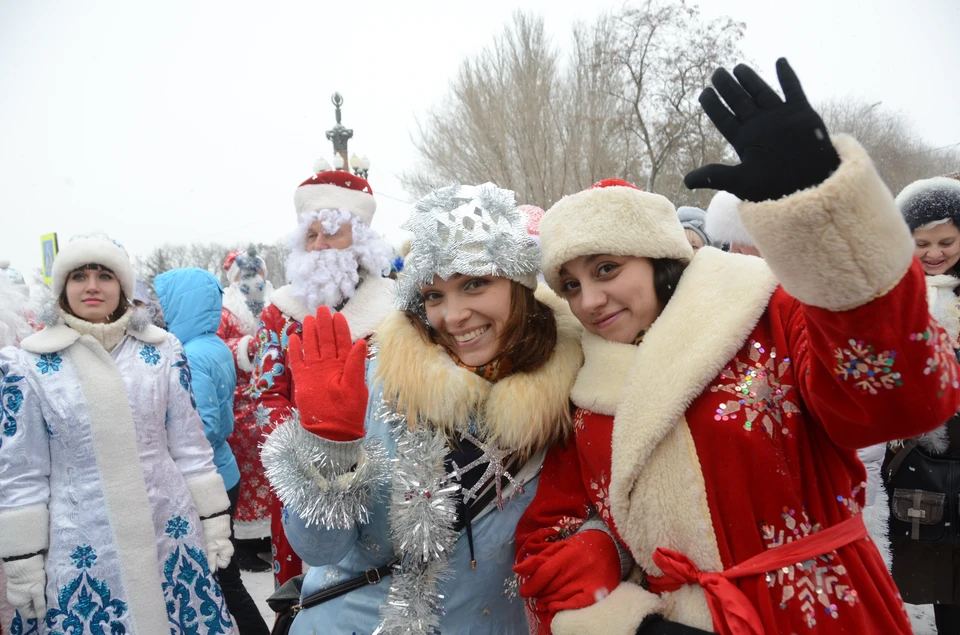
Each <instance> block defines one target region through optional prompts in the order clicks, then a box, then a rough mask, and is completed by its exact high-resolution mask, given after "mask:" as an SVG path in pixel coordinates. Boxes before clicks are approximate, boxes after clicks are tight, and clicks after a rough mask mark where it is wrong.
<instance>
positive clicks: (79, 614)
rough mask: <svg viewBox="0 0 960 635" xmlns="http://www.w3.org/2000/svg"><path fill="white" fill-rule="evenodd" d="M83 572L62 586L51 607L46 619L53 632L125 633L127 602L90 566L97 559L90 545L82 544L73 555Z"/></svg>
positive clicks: (71, 556)
mask: <svg viewBox="0 0 960 635" xmlns="http://www.w3.org/2000/svg"><path fill="white" fill-rule="evenodd" d="M70 558H72V559H73V564H74V566H75V567H76V568H77V570H78V571H80V574H79V575H78V576H77V577H76V578H74V579H73V580H71V581H70V582H68V583H67V584H65V585H63V586H62V587H60V591H59V593H57V597H56V603H55V605H53V606H51V607H50V608H48V609H47V614H46V615H45V616H44V622H45V624H46V627H47V630H49V631H50V632H51V633H106V632H108V631H109V632H110V633H111V635H124V634H125V633H126V632H127V627H126V626H124V625H123V623H122V622H121V621H120V618H121V617H123V615H124V614H125V613H126V612H127V604H126V602H123V601H122V600H120V599H118V598H115V597H113V592H112V591H110V587H108V586H107V584H106V583H105V582H104V581H102V580H99V579H97V578H95V577H93V576H92V575H90V572H89V571H88V569H90V568H91V567H93V565H94V563H95V562H96V560H97V553H96V551H94V549H93V547H91V546H90V545H78V546H77V547H76V548H75V549H74V550H73V552H72V553H71V554H70Z"/></svg>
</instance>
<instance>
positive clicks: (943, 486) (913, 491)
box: [883, 439, 960, 544]
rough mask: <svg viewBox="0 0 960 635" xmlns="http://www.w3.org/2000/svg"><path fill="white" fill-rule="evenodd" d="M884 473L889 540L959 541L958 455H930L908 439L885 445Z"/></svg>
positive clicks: (959, 474)
mask: <svg viewBox="0 0 960 635" xmlns="http://www.w3.org/2000/svg"><path fill="white" fill-rule="evenodd" d="M883 476H884V482H885V483H886V486H887V492H888V494H889V499H890V539H891V540H908V539H909V540H917V541H921V542H929V543H951V544H955V543H960V530H958V520H960V459H958V458H954V457H948V456H931V455H929V454H927V453H926V452H924V451H923V449H922V448H921V447H919V443H918V442H917V440H916V439H908V440H907V441H905V442H904V444H903V446H901V447H900V448H899V449H898V450H894V449H892V448H889V447H888V448H887V456H886V458H885V460H884V469H883Z"/></svg>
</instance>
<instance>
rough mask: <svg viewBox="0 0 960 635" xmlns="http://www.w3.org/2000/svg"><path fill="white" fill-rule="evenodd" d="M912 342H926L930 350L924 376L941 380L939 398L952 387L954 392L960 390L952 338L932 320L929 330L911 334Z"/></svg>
mask: <svg viewBox="0 0 960 635" xmlns="http://www.w3.org/2000/svg"><path fill="white" fill-rule="evenodd" d="M910 341H913V342H926V343H927V346H928V347H929V348H930V357H928V358H927V366H926V368H924V369H923V374H924V375H933V376H934V377H938V378H939V379H940V390H938V391H937V397H942V396H943V392H944V391H945V390H946V389H947V388H948V387H951V388H953V389H954V390H956V389H957V388H960V381H958V378H957V365H956V364H955V363H954V362H955V361H956V357H955V356H954V348H953V342H951V341H950V336H949V335H947V332H946V331H944V330H943V329H942V328H938V327H937V322H936V321H935V320H934V319H933V318H930V323H929V325H928V326H927V330H926V331H924V332H923V333H911V334H910Z"/></svg>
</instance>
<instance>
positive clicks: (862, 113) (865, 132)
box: [817, 99, 960, 194]
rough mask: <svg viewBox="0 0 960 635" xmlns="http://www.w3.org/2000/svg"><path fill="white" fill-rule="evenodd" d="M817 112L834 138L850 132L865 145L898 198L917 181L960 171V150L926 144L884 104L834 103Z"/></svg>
mask: <svg viewBox="0 0 960 635" xmlns="http://www.w3.org/2000/svg"><path fill="white" fill-rule="evenodd" d="M817 110H818V111H819V112H820V115H821V116H822V117H823V121H824V123H825V124H826V125H827V129H828V130H829V131H830V133H831V134H836V133H839V132H846V133H848V134H850V135H852V136H853V137H854V138H856V139H857V141H859V142H860V143H861V144H862V145H863V147H864V148H865V149H866V150H867V152H869V153H870V157H871V158H872V159H873V162H874V164H875V165H876V166H877V171H878V172H880V176H881V178H883V180H884V182H885V183H886V184H887V187H889V188H890V190H891V191H892V192H893V193H894V194H896V193H898V192H899V191H900V190H901V189H903V187H904V186H906V185H907V184H909V183H911V182H913V181H916V180H917V179H923V178H929V177H931V176H938V175H941V174H947V173H949V172H956V171H957V170H958V169H960V153H958V147H960V146H958V145H957V144H953V145H952V146H946V147H937V146H933V145H931V144H929V143H927V142H925V141H923V139H921V138H920V137H919V135H917V133H916V131H915V130H914V129H913V126H912V125H911V123H910V119H909V117H907V116H906V115H904V114H903V113H899V112H891V111H889V110H887V109H884V108H883V107H882V103H881V102H876V103H868V102H867V101H865V100H863V99H833V100H830V101H827V102H824V103H822V104H819V105H818V106H817Z"/></svg>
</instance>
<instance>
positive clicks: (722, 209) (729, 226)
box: [706, 191, 755, 247]
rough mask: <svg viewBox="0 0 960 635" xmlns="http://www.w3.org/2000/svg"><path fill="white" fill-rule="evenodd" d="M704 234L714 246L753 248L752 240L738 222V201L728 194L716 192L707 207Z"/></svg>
mask: <svg viewBox="0 0 960 635" xmlns="http://www.w3.org/2000/svg"><path fill="white" fill-rule="evenodd" d="M706 232H707V236H709V237H710V240H711V241H713V243H714V244H719V243H729V244H731V245H732V244H737V245H746V246H748V247H755V245H754V244H753V238H751V237H750V233H749V232H748V231H747V228H746V227H744V226H743V223H742V222H741V221H740V199H739V198H737V197H736V196H734V195H733V194H731V193H730V192H722V191H721V192H717V193H716V194H715V195H714V197H713V199H712V200H711V201H710V205H709V206H708V207H707V223H706Z"/></svg>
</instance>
